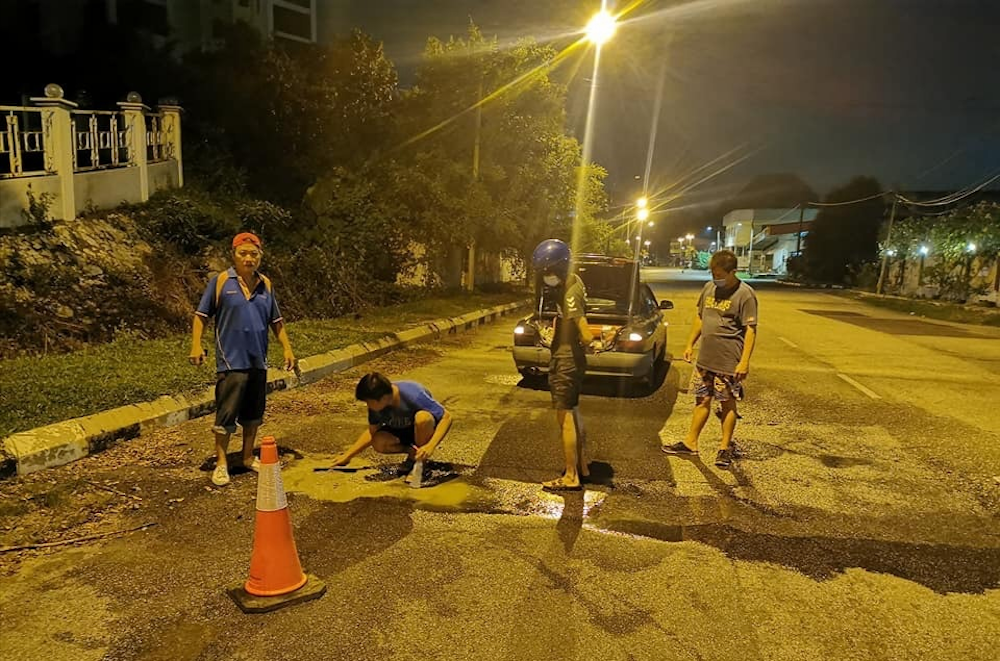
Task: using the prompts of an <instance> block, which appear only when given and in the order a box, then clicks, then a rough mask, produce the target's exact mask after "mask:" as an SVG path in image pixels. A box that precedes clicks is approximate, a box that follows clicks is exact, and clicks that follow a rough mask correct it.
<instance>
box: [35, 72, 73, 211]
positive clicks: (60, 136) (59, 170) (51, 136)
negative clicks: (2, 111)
mask: <svg viewBox="0 0 1000 661" xmlns="http://www.w3.org/2000/svg"><path fill="white" fill-rule="evenodd" d="M31 102H32V103H34V104H35V105H36V106H40V107H41V108H42V135H43V138H44V142H45V145H44V149H45V163H46V169H47V170H48V169H49V166H50V164H51V170H52V172H53V173H55V174H56V175H57V176H58V177H59V199H58V200H56V203H55V204H54V205H53V207H52V209H51V213H52V217H53V219H55V220H73V219H74V218H76V191H75V190H74V188H73V166H74V163H73V161H74V158H73V153H74V151H73V150H74V149H76V145H74V144H73V126H72V118H71V117H70V114H69V113H70V111H71V110H73V109H74V108H76V107H77V106H76V104H75V103H73V102H72V101H67V100H66V99H64V98H63V90H62V88H61V87H59V86H58V85H55V84H50V85H46V86H45V96H39V97H32V98H31Z"/></svg>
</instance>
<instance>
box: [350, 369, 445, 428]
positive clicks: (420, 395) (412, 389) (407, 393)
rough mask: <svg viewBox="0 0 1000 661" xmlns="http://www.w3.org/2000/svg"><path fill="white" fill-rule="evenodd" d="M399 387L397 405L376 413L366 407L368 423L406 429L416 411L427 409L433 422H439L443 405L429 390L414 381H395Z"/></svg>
mask: <svg viewBox="0 0 1000 661" xmlns="http://www.w3.org/2000/svg"><path fill="white" fill-rule="evenodd" d="M394 385H395V386H396V387H397V388H399V406H391V405H390V406H387V407H385V408H384V409H382V410H381V411H379V412H378V413H376V412H375V411H372V410H371V409H368V424H370V425H378V426H379V427H382V428H385V429H406V428H408V427H412V426H413V422H414V419H415V418H416V415H417V411H427V412H428V413H430V414H431V415H432V416H434V424H435V425H436V424H437V423H439V422H441V418H442V416H444V407H443V406H441V405H440V404H438V403H437V401H435V400H434V397H432V396H431V394H430V392H428V391H427V389H426V388H424V387H423V386H422V385H420V384H419V383H417V382H416V381H396V382H395V384H394Z"/></svg>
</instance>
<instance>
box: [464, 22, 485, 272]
mask: <svg viewBox="0 0 1000 661" xmlns="http://www.w3.org/2000/svg"><path fill="white" fill-rule="evenodd" d="M470 20H471V19H470ZM469 41H470V42H471V41H472V37H471V36H470V37H469ZM470 47H471V43H470ZM474 63H475V65H476V68H478V69H479V91H478V94H477V95H476V128H475V132H474V138H473V143H472V182H473V183H475V182H477V181H479V150H480V145H481V143H482V133H483V68H482V62H481V61H480V60H479V58H475V59H474ZM466 257H467V259H468V262H469V264H468V271H466V274H465V289H466V291H470V292H471V291H473V290H474V289H475V286H476V240H475V239H474V238H472V239H469V246H468V254H467V255H466Z"/></svg>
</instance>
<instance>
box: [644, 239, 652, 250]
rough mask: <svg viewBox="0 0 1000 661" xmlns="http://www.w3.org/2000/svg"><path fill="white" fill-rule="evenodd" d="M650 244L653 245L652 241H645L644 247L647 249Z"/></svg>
mask: <svg viewBox="0 0 1000 661" xmlns="http://www.w3.org/2000/svg"><path fill="white" fill-rule="evenodd" d="M652 243H653V242H652V241H650V240H649V239H646V242H645V245H646V247H647V248H648V247H649V246H650V244H652Z"/></svg>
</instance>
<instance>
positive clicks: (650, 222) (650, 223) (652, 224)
mask: <svg viewBox="0 0 1000 661" xmlns="http://www.w3.org/2000/svg"><path fill="white" fill-rule="evenodd" d="M646 224H647V225H649V226H650V227H653V226H654V225H656V223H654V222H653V221H649V222H648V223H646Z"/></svg>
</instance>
